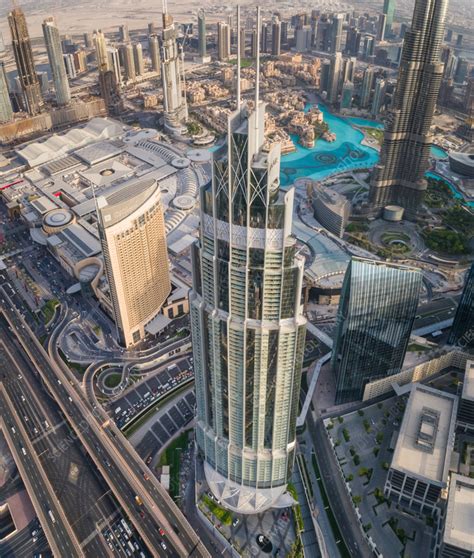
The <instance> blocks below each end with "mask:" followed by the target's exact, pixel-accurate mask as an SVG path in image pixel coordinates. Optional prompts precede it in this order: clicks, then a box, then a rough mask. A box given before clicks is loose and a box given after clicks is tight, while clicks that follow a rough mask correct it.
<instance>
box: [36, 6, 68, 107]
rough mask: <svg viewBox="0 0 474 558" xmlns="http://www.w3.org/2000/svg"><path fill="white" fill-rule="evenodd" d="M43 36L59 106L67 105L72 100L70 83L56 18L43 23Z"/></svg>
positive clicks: (50, 18) (49, 18)
mask: <svg viewBox="0 0 474 558" xmlns="http://www.w3.org/2000/svg"><path fill="white" fill-rule="evenodd" d="M43 36H44V42H45V45H46V51H47V53H48V60H49V65H50V67H51V73H52V75H53V81H54V90H55V92H56V100H57V103H58V105H67V104H68V103H69V102H70V100H71V92H70V90H69V82H68V79H67V75H66V66H65V65H64V60H63V52H62V49H61V38H60V35H59V29H58V26H57V25H56V21H55V19H54V17H48V18H47V19H45V20H44V22H43Z"/></svg>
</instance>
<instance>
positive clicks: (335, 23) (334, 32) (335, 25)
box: [331, 14, 344, 54]
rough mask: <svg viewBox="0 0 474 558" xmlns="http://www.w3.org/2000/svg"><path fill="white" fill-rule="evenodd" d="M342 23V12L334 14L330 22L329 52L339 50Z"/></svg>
mask: <svg viewBox="0 0 474 558" xmlns="http://www.w3.org/2000/svg"><path fill="white" fill-rule="evenodd" d="M343 24H344V16H343V14H336V15H335V16H334V17H333V18H332V23H331V52H332V53H333V54H335V53H336V52H340V51H341V46H342V29H343Z"/></svg>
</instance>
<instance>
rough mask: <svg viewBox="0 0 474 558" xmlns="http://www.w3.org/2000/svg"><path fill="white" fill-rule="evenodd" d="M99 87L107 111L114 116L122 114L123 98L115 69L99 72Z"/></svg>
mask: <svg viewBox="0 0 474 558" xmlns="http://www.w3.org/2000/svg"><path fill="white" fill-rule="evenodd" d="M99 87H100V94H101V96H102V98H103V99H104V103H105V106H106V108H107V113H108V114H110V115H112V116H118V115H120V113H121V112H122V110H123V100H122V97H121V94H120V87H119V85H118V83H117V79H116V77H115V72H114V71H113V70H105V71H103V72H99Z"/></svg>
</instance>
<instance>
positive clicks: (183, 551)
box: [0, 289, 209, 556]
mask: <svg viewBox="0 0 474 558" xmlns="http://www.w3.org/2000/svg"><path fill="white" fill-rule="evenodd" d="M0 291H1V292H0V295H1V298H2V299H3V302H2V307H3V309H4V314H5V318H6V319H7V321H8V322H9V324H10V327H11V328H12V332H13V333H15V334H16V336H17V338H18V339H19V341H20V343H21V345H22V347H23V350H24V351H25V352H26V353H27V354H28V356H29V358H30V360H31V361H32V362H33V363H34V364H35V366H36V368H37V370H38V373H39V374H40V375H41V377H42V380H43V381H44V383H45V385H46V387H47V388H48V389H49V391H50V392H51V394H52V395H53V397H54V399H55V400H56V402H57V404H58V405H59V407H60V408H61V409H62V411H63V413H64V415H65V416H66V417H67V419H68V421H69V422H70V424H71V426H72V427H73V429H74V431H75V432H76V435H77V437H78V438H79V439H80V440H81V442H82V444H83V445H84V447H85V449H86V450H87V452H88V453H89V455H90V456H91V458H92V460H93V461H94V463H95V465H96V467H97V468H98V470H99V471H100V473H101V474H102V476H103V477H104V479H105V480H106V481H107V484H108V485H109V486H110V488H111V490H112V492H113V494H114V495H115V497H116V499H117V500H118V501H119V503H120V504H121V506H122V507H123V509H124V510H125V512H126V513H127V515H128V516H129V518H130V520H131V521H132V523H133V524H134V526H135V528H136V529H137V531H138V533H139V534H140V535H141V537H142V539H143V540H144V541H145V543H146V545H147V546H148V547H149V549H150V551H151V552H152V553H153V555H158V556H209V554H208V552H207V550H206V549H205V547H204V546H203V544H202V543H201V542H200V540H199V538H198V537H197V535H196V533H195V532H194V531H193V529H192V528H191V527H190V525H189V524H188V522H187V521H186V519H185V518H184V516H183V515H182V513H181V512H180V510H179V509H178V508H177V507H176V505H175V504H174V502H173V501H172V500H171V498H170V497H169V495H168V494H167V492H166V491H165V490H164V489H163V487H162V486H161V484H160V483H159V482H158V481H157V480H156V479H155V477H154V476H153V475H152V474H151V473H150V472H149V471H148V469H147V467H146V466H145V464H144V463H143V461H142V460H141V459H140V457H139V456H138V455H137V454H136V452H135V450H134V449H133V448H132V447H131V445H130V444H129V443H128V442H127V440H126V439H125V438H124V437H123V435H122V434H121V433H120V431H119V430H118V429H117V428H116V427H115V425H114V424H112V423H111V421H109V420H108V418H107V415H106V413H105V412H104V411H103V410H102V409H100V408H98V407H97V406H94V407H93V406H92V404H90V403H89V402H88V401H87V399H86V397H85V396H84V394H83V393H82V391H81V389H80V387H79V385H78V384H77V382H76V380H75V379H74V377H73V376H72V374H71V375H67V374H66V373H65V372H64V371H63V370H62V369H60V368H59V367H58V366H56V365H55V363H53V362H52V361H51V360H50V358H49V357H48V355H47V353H46V352H45V351H44V349H43V348H42V346H41V345H40V344H39V343H38V341H37V339H36V338H35V336H34V335H33V334H32V332H31V331H30V329H29V327H28V325H27V324H26V322H25V321H24V320H23V318H22V316H21V315H20V314H19V312H18V311H17V310H16V309H15V307H14V306H13V304H12V303H11V301H10V299H9V297H8V295H7V293H6V292H5V290H3V289H0ZM163 531H164V532H163Z"/></svg>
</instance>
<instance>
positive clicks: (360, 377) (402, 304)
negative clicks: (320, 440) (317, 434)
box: [332, 257, 422, 404]
mask: <svg viewBox="0 0 474 558" xmlns="http://www.w3.org/2000/svg"><path fill="white" fill-rule="evenodd" d="M421 283H422V274H421V271H420V270H419V269H415V268H410V267H406V266H402V265H396V264H391V263H386V262H379V261H373V260H365V259H361V258H355V257H353V258H352V260H351V262H350V264H349V267H348V269H347V271H346V275H345V277H344V284H343V286H342V293H341V300H340V303H339V309H338V315H337V329H336V339H335V343H334V348H333V354H332V367H333V371H334V372H335V374H336V403H337V404H340V403H348V402H350V401H355V400H357V399H361V398H362V395H363V392H364V387H365V385H366V384H367V383H368V382H371V381H373V380H377V379H379V378H385V377H387V376H391V375H393V374H397V373H398V372H400V370H401V368H402V364H403V359H404V357H405V352H406V349H407V345H408V341H409V339H410V332H411V329H412V326H413V321H414V319H415V315H416V309H417V306H418V300H419V295H420V289H421Z"/></svg>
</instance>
